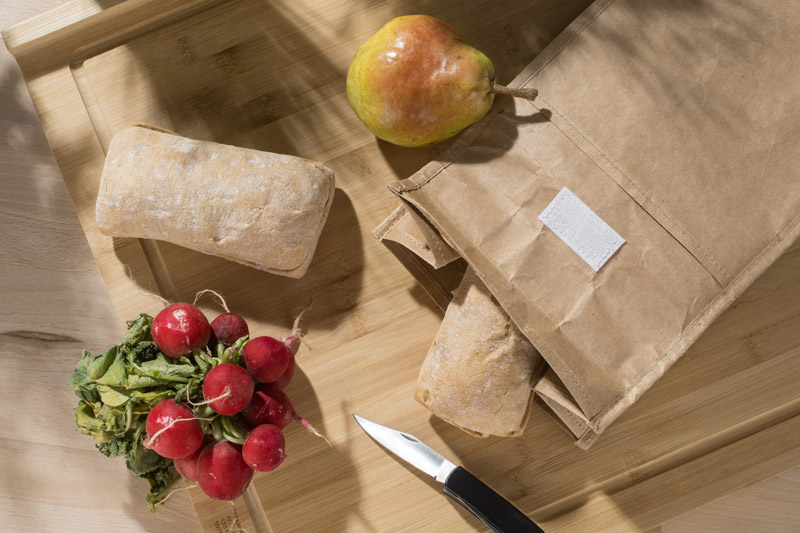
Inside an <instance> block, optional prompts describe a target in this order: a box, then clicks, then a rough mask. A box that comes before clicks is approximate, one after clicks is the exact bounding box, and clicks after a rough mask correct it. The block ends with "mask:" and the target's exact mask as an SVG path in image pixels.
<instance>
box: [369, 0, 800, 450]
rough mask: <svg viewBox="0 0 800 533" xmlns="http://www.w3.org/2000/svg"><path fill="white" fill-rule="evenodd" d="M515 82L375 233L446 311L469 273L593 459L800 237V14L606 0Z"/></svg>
mask: <svg viewBox="0 0 800 533" xmlns="http://www.w3.org/2000/svg"><path fill="white" fill-rule="evenodd" d="M512 85H515V86H525V87H534V88H537V89H538V90H539V97H538V98H537V99H536V100H535V101H534V102H528V101H524V100H511V99H508V98H505V97H503V98H502V99H501V98H500V97H498V101H497V102H496V104H495V106H494V108H493V109H492V111H491V112H490V114H489V115H487V117H485V118H484V119H483V120H482V121H481V122H479V123H477V124H475V125H473V126H472V127H470V128H469V129H468V130H466V131H465V132H464V133H463V134H462V135H461V136H460V137H459V138H458V139H457V140H456V141H455V142H454V143H453V144H452V145H451V146H450V147H449V148H448V149H447V150H446V151H445V153H443V155H442V156H441V157H440V158H439V159H438V160H436V161H433V162H431V163H429V164H428V165H426V166H425V167H423V168H422V169H421V170H420V171H419V172H417V173H416V174H414V175H413V176H411V177H410V178H408V179H405V180H402V181H400V182H397V183H394V184H392V185H391V187H390V189H391V190H392V191H393V192H394V193H395V194H396V195H397V196H398V198H399V199H400V200H401V201H402V205H401V207H400V208H398V210H397V211H396V212H395V213H393V214H392V215H391V216H390V217H389V218H387V220H386V221H384V223H383V224H382V225H381V227H379V228H378V229H377V230H376V231H375V235H376V236H377V237H378V238H381V239H383V240H384V242H385V243H387V244H388V245H390V246H391V247H392V250H393V251H394V252H395V254H396V255H398V256H399V257H402V258H403V260H404V263H406V265H407V266H408V265H411V266H410V267H409V268H411V270H412V272H413V273H414V274H415V276H417V279H419V280H420V282H421V283H423V285H424V286H426V288H428V289H429V292H430V291H431V287H438V289H433V292H434V293H436V291H439V292H438V298H437V297H435V299H437V302H438V303H440V305H446V301H447V298H448V296H449V295H448V290H449V285H453V281H452V280H453V279H454V277H455V274H454V273H453V272H452V270H455V271H458V269H459V268H461V267H456V268H455V269H454V268H453V265H459V262H460V261H462V258H463V260H464V261H466V263H468V264H469V265H471V266H472V267H473V268H474V269H475V270H476V271H477V272H478V274H479V275H480V277H481V278H482V279H483V281H484V282H485V283H486V285H487V286H488V287H489V289H490V290H491V291H492V293H493V294H494V295H495V296H496V298H497V300H498V301H499V302H500V304H501V305H502V306H503V307H504V308H505V310H506V311H507V312H508V314H509V315H510V316H511V317H512V319H513V320H514V321H515V323H516V324H517V325H518V326H519V328H520V329H521V330H522V331H523V332H524V334H525V335H526V336H527V337H528V338H529V339H530V340H531V342H532V343H533V344H534V346H535V347H536V348H537V349H538V350H539V351H540V352H541V354H542V356H543V357H544V358H545V360H546V361H547V363H548V366H549V370H548V371H547V372H546V373H545V374H544V376H543V377H542V378H541V379H540V380H539V382H538V383H537V384H536V385H535V390H536V393H537V397H538V399H539V401H540V403H542V404H543V405H545V406H546V407H547V408H548V410H549V411H550V413H551V414H553V415H554V416H555V417H556V418H557V419H558V420H559V421H560V422H561V423H562V424H563V426H564V427H565V428H566V429H567V430H568V431H570V432H571V433H572V434H573V435H574V437H575V438H576V440H577V442H578V444H579V445H580V446H582V447H588V446H590V445H591V444H592V443H593V442H594V441H595V440H596V438H597V437H598V435H599V434H601V433H602V432H603V431H604V430H605V429H606V428H607V427H608V425H609V424H610V423H611V422H612V421H613V420H615V419H616V418H617V417H618V416H619V415H620V414H621V413H623V412H624V411H625V409H627V408H628V407H629V406H630V405H631V404H632V403H633V402H635V401H636V400H637V399H638V398H639V397H640V396H641V395H642V394H643V393H644V392H645V391H646V390H647V389H648V388H649V387H650V386H651V385H652V384H653V383H654V382H655V381H656V380H657V379H658V378H659V377H661V376H662V375H663V374H664V372H665V371H666V370H667V369H668V368H669V367H670V365H672V364H673V363H674V362H675V360H676V359H677V358H678V357H680V355H681V354H683V353H684V352H685V351H686V349H687V348H688V347H689V346H690V345H691V344H692V342H694V341H695V340H696V339H697V337H698V336H699V335H700V334H701V333H702V332H703V331H704V330H705V329H706V328H707V327H708V326H709V324H710V323H711V322H712V321H713V320H714V319H715V318H716V317H717V316H719V315H720V314H721V313H722V311H723V310H724V309H725V308H726V307H728V306H729V305H730V304H731V303H732V302H733V301H734V300H735V298H736V297H737V296H738V295H740V294H741V293H742V292H743V291H744V290H745V288H746V287H747V286H748V285H749V284H750V283H752V282H753V281H754V280H755V279H756V278H757V277H758V276H759V275H760V274H761V273H762V272H764V270H766V268H767V267H768V266H769V265H770V264H771V263H772V262H773V261H774V260H775V259H777V258H778V257H779V256H780V255H781V254H782V253H783V252H784V251H785V250H786V249H787V248H788V247H789V246H790V245H791V244H792V243H793V242H794V240H795V239H797V237H798V235H799V234H800V224H798V221H800V216H799V215H800V120H799V119H800V12H798V10H797V7H796V6H795V5H794V4H793V3H791V2H780V1H777V0H775V1H755V0H749V1H737V2H733V1H730V2H726V1H714V2H712V1H678V0H663V1H658V2H652V1H648V0H611V1H608V0H601V1H598V2H596V3H595V4H593V5H592V6H591V7H590V8H589V9H588V10H587V11H586V12H585V13H583V14H582V15H581V16H580V17H579V18H578V19H576V20H575V21H574V22H573V23H572V24H571V25H570V26H569V27H568V28H567V29H566V30H565V31H564V32H563V33H562V34H561V35H560V36H559V37H558V38H557V39H555V40H554V41H553V42H552V43H551V44H550V45H549V46H548V47H547V48H546V49H545V50H544V51H543V52H542V53H541V54H540V55H539V56H538V57H536V59H535V60H534V61H533V62H532V63H531V64H530V65H528V66H527V67H526V68H525V69H524V70H523V72H522V73H521V74H520V75H519V76H518V77H517V78H516V79H515V81H514V82H513V83H512ZM564 195H567V196H564ZM562 196H564V197H565V198H567V199H568V200H569V201H567V203H564V202H562ZM576 201H577V203H576ZM573 204H574V205H573ZM576 205H577V206H578V207H580V206H581V205H582V206H583V207H580V208H578V207H575V206H576ZM553 213H555V214H556V215H557V216H556V217H555V218H554V219H549V222H550V225H545V223H543V222H542V220H541V218H544V219H545V220H548V217H549V216H551V215H553ZM587 213H588V215H587ZM545 215H547V216H545ZM584 215H585V216H589V218H588V219H587V220H589V221H590V223H589V224H588V226H586V221H585V220H584V219H583V218H582V217H584ZM592 216H593V217H594V218H591V217H592ZM576 221H577V222H576ZM597 221H599V222H597ZM559 224H563V225H564V226H565V228H561V227H560V226H559ZM581 224H583V225H581ZM597 225H599V226H597ZM572 226H575V227H572ZM598 228H599V229H598ZM608 229H610V230H611V231H612V233H613V234H614V235H617V237H619V241H618V242H614V243H611V242H610V241H609V237H608V235H609V234H608V233H607V230H608ZM622 241H624V243H623V244H621V246H619V247H618V248H616V247H615V246H617V245H618V244H619V243H620V242H622ZM612 244H613V245H614V246H612ZM576 250H577V251H576ZM598 254H599V255H600V256H604V257H602V258H601V259H602V260H604V261H605V262H604V263H599V264H601V265H602V266H599V268H598V262H597V261H598ZM454 260H455V261H456V262H455V263H454V262H453V261H454ZM431 265H433V266H435V267H439V268H444V269H445V270H432V269H431V268H430V266H431ZM443 265H446V266H443ZM448 268H449V269H451V271H450V272H448V273H447V276H445V277H444V278H442V279H445V278H449V281H446V282H445V283H440V280H439V279H438V278H437V275H438V273H441V272H445V271H446V269H448ZM595 268H597V270H595Z"/></svg>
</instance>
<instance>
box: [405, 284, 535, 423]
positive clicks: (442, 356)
mask: <svg viewBox="0 0 800 533" xmlns="http://www.w3.org/2000/svg"><path fill="white" fill-rule="evenodd" d="M542 363H543V359H542V357H541V355H539V353H538V352H537V351H536V349H535V348H534V347H533V345H532V344H531V343H530V341H528V339H527V338H526V337H525V336H524V335H522V333H521V332H520V331H519V329H518V328H517V326H516V325H514V323H513V322H512V321H511V319H510V318H509V316H508V314H506V312H505V311H504V310H503V308H502V307H500V305H499V304H498V303H497V301H496V300H495V299H494V297H493V296H492V294H491V293H490V292H489V289H487V288H486V286H485V285H484V284H483V282H482V281H481V280H480V278H478V276H477V274H475V271H473V270H472V269H471V268H468V269H467V271H466V273H465V274H464V279H463V280H462V281H461V284H460V285H459V286H458V289H457V290H456V292H455V295H454V297H453V300H452V301H451V302H450V304H449V305H448V307H447V310H446V312H445V316H444V319H443V320H442V325H441V326H440V328H439V331H438V332H437V334H436V338H435V339H434V341H433V344H432V345H431V347H430V350H429V351H428V355H427V357H426V358H425V360H424V362H423V363H422V367H421V369H420V374H419V379H418V381H417V390H416V392H415V393H414V397H415V399H416V400H417V401H418V402H420V403H421V404H422V405H424V406H425V407H427V408H428V409H429V410H430V411H431V412H432V413H433V414H435V415H436V416H438V417H439V418H441V419H442V420H445V421H446V422H449V423H450V424H453V425H455V426H457V427H459V428H461V429H462V430H464V431H466V432H467V433H470V434H472V435H474V436H477V437H488V436H490V435H496V436H500V437H515V436H519V435H522V433H523V432H524V430H525V425H526V423H527V421H528V415H529V414H530V407H531V403H532V401H533V385H534V381H535V380H536V379H537V377H538V374H539V372H540V370H541V368H542Z"/></svg>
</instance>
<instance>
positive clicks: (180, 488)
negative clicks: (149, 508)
mask: <svg viewBox="0 0 800 533" xmlns="http://www.w3.org/2000/svg"><path fill="white" fill-rule="evenodd" d="M199 486H200V485H198V484H197V483H193V484H192V485H188V486H186V487H178V488H177V489H172V490H171V491H169V492H168V493H167V495H166V496H164V497H163V498H161V499H160V500H158V501H157V502H155V503H154V504H153V505H161V504H162V503H164V502H165V501H167V499H168V498H169V497H170V496H172V495H173V494H175V493H176V492H178V491H181V490H189V489H193V488H195V487H199Z"/></svg>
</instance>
